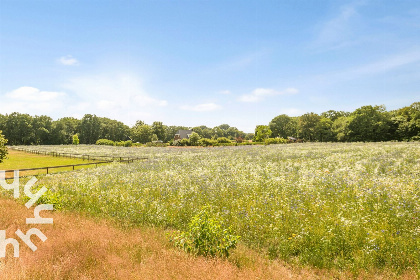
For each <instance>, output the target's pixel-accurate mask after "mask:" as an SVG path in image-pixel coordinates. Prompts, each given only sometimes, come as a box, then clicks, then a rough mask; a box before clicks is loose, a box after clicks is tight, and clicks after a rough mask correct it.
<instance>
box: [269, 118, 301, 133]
mask: <svg viewBox="0 0 420 280" xmlns="http://www.w3.org/2000/svg"><path fill="white" fill-rule="evenodd" d="M269 127H270V129H271V131H272V134H271V137H282V138H285V139H286V138H287V137H288V136H296V134H297V133H296V128H297V121H296V118H293V117H289V116H288V115H285V114H283V115H279V116H277V117H275V118H274V119H272V120H271V122H270V124H269Z"/></svg>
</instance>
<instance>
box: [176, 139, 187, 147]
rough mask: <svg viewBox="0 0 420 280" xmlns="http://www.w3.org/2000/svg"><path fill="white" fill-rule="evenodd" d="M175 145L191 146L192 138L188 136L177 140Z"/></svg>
mask: <svg viewBox="0 0 420 280" xmlns="http://www.w3.org/2000/svg"><path fill="white" fill-rule="evenodd" d="M174 146H190V140H189V139H187V138H184V139H180V140H175V141H174Z"/></svg>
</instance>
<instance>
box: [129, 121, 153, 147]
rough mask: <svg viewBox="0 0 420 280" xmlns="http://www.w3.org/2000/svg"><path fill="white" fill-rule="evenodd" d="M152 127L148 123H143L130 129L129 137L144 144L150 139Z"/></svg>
mask: <svg viewBox="0 0 420 280" xmlns="http://www.w3.org/2000/svg"><path fill="white" fill-rule="evenodd" d="M152 136H153V129H152V127H151V126H150V125H147V124H143V125H138V126H134V127H133V128H132V129H131V137H132V139H133V141H134V142H139V143H142V144H145V143H147V142H151V141H152Z"/></svg>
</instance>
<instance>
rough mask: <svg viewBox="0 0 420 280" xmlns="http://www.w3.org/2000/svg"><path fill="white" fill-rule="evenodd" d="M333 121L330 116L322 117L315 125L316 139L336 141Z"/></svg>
mask: <svg viewBox="0 0 420 280" xmlns="http://www.w3.org/2000/svg"><path fill="white" fill-rule="evenodd" d="M332 125H333V122H332V121H331V120H330V119H328V118H321V119H320V120H319V122H318V123H317V125H316V127H315V136H316V140H318V141H321V142H329V141H334V140H336V139H335V135H334V132H333V131H332Z"/></svg>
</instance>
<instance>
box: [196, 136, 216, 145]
mask: <svg viewBox="0 0 420 280" xmlns="http://www.w3.org/2000/svg"><path fill="white" fill-rule="evenodd" d="M198 144H199V145H200V146H203V147H209V146H214V145H215V144H217V140H213V139H209V138H201V139H200V140H198Z"/></svg>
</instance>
